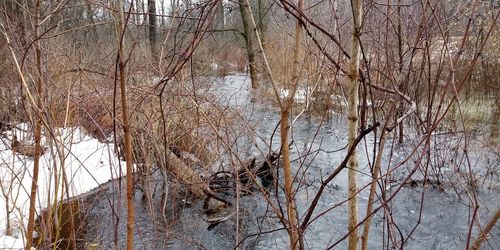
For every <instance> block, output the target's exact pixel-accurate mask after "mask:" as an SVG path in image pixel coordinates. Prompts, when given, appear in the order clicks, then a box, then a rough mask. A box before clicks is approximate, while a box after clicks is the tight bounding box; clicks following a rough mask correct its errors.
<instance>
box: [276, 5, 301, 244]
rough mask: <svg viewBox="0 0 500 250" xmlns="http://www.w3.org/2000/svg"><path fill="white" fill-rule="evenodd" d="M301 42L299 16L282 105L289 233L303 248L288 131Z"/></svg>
mask: <svg viewBox="0 0 500 250" xmlns="http://www.w3.org/2000/svg"><path fill="white" fill-rule="evenodd" d="M303 5H304V1H303V0H298V2H297V8H298V9H299V11H301V10H302V8H303ZM301 43H302V20H301V19H300V18H299V19H297V20H296V22H295V42H294V47H293V66H292V79H291V82H292V86H291V88H292V89H291V90H290V88H289V93H290V95H289V96H288V97H286V100H285V101H284V102H283V105H282V106H281V124H280V125H281V127H280V136H281V152H282V155H283V175H284V178H285V195H286V202H287V216H288V224H289V225H288V226H289V228H288V235H289V238H290V249H303V248H304V242H303V237H302V233H301V232H300V224H299V220H298V218H297V217H298V214H297V205H296V203H295V192H294V191H293V175H292V167H291V162H290V149H289V145H288V131H289V130H290V125H289V120H288V117H289V111H290V109H291V107H292V105H293V102H294V96H295V92H296V91H297V88H298V85H299V80H300V66H301V64H300V59H301V48H302V47H301Z"/></svg>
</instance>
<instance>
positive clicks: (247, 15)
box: [239, 0, 259, 89]
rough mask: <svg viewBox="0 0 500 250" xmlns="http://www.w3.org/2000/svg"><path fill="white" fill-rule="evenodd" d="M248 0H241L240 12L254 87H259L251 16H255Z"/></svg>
mask: <svg viewBox="0 0 500 250" xmlns="http://www.w3.org/2000/svg"><path fill="white" fill-rule="evenodd" d="M247 2H248V1H246V0H239V3H240V6H239V7H240V13H241V20H242V22H243V33H244V36H245V44H246V47H247V56H248V67H249V71H250V80H251V82H252V88H253V89H256V88H258V87H259V83H258V78H257V68H256V67H257V60H256V53H255V49H256V44H255V33H254V29H253V28H252V24H251V18H253V17H252V16H251V15H252V14H251V12H250V5H249V4H248V3H247Z"/></svg>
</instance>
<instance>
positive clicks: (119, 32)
mask: <svg viewBox="0 0 500 250" xmlns="http://www.w3.org/2000/svg"><path fill="white" fill-rule="evenodd" d="M153 2H154V1H153ZM153 6H154V4H153ZM116 7H117V11H118V16H117V19H118V22H117V24H116V40H117V44H116V45H117V47H118V54H117V63H118V70H119V72H118V76H119V79H118V83H119V84H120V99H121V104H122V106H121V107H122V110H121V111H122V112H121V115H122V127H123V136H124V137H125V161H126V165H127V168H126V169H127V249H129V250H131V249H133V248H134V227H135V219H134V218H135V208H134V179H133V173H134V168H133V156H132V137H131V135H130V122H129V118H128V117H129V114H128V103H127V86H126V83H127V72H126V68H127V59H126V54H125V48H124V37H125V30H126V25H125V21H126V20H125V15H124V10H123V8H124V4H123V0H120V1H118V3H117V5H116ZM149 10H150V13H151V10H152V9H151V6H149ZM153 10H154V9H153ZM150 16H151V15H150ZM154 20H156V19H154ZM150 24H151V19H150ZM153 24H154V23H153ZM150 31H151V27H150ZM150 35H151V34H150ZM150 38H151V37H150ZM155 39H156V38H155Z"/></svg>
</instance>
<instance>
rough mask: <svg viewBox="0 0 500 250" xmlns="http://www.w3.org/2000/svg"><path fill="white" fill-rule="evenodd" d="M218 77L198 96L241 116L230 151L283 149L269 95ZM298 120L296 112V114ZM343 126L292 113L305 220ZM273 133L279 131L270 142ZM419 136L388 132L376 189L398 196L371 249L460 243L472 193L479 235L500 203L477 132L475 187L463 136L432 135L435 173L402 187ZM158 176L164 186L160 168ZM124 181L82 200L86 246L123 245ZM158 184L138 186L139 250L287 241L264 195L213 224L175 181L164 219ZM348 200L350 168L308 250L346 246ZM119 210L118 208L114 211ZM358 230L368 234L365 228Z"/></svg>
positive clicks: (492, 167) (496, 234)
mask: <svg viewBox="0 0 500 250" xmlns="http://www.w3.org/2000/svg"><path fill="white" fill-rule="evenodd" d="M205 80H206V79H205ZM212 81H213V84H211V85H210V86H209V87H207V88H204V89H199V90H197V92H198V94H200V95H202V94H203V95H205V94H210V95H213V96H214V97H216V99H217V100H218V102H220V105H222V106H225V107H226V108H228V109H231V110H233V111H235V112H237V113H238V114H239V116H238V119H239V120H238V122H239V123H241V134H242V135H244V136H240V137H238V138H237V142H235V143H234V144H231V145H235V146H234V149H233V150H234V152H236V153H237V154H238V155H240V156H241V157H243V158H248V157H252V156H253V157H259V156H262V155H266V153H267V152H269V145H271V147H272V150H275V151H277V150H278V149H279V146H280V145H279V129H278V131H276V133H274V132H275V129H276V127H277V124H278V120H279V110H278V109H277V108H276V107H275V106H274V105H272V104H271V103H270V102H269V101H260V100H255V98H254V96H253V95H254V94H253V92H252V91H251V89H250V83H249V77H248V76H246V75H230V76H226V77H223V78H214V79H212ZM296 109H297V110H296V112H294V114H298V113H300V111H301V107H300V105H298V106H297V107H296ZM295 118H296V117H295V116H294V117H293V118H292V120H294V119H295ZM346 124H347V122H346V119H345V118H344V117H343V116H342V115H341V114H336V113H332V114H330V115H329V116H328V117H319V116H315V115H311V114H307V113H303V114H302V115H301V116H300V117H298V118H297V119H296V120H294V123H293V125H292V128H291V139H290V140H291V141H292V142H293V143H292V144H291V146H290V148H291V153H292V157H291V158H292V159H293V162H292V165H293V171H294V174H296V183H295V187H298V191H297V193H296V199H297V205H298V213H299V218H302V217H303V216H304V214H305V212H306V209H307V208H308V206H309V205H310V203H311V201H312V199H313V197H314V195H315V193H316V191H317V190H318V187H319V186H320V184H321V180H322V179H324V178H325V176H327V175H328V174H329V173H331V172H332V171H333V170H334V169H335V168H336V167H337V166H338V165H339V164H340V162H341V161H342V160H343V159H344V157H345V155H346V152H347V151H346V144H347V129H346ZM273 134H274V135H273ZM271 138H274V139H273V140H272V142H271ZM421 139H422V136H418V135H416V134H415V135H411V136H410V137H409V138H408V140H407V141H406V142H405V143H404V144H402V145H396V144H394V145H391V144H393V143H392V138H390V139H389V141H388V143H387V144H388V146H387V148H386V150H385V154H384V156H383V160H382V162H383V163H382V172H383V173H386V172H387V171H388V170H389V169H390V170H391V172H390V174H388V175H387V176H386V178H385V179H384V183H383V184H384V185H383V186H380V185H379V190H378V192H377V193H378V194H379V196H380V194H381V193H382V192H381V190H382V189H384V194H385V195H386V196H387V197H389V196H391V195H392V194H394V193H395V192H396V191H398V193H397V195H395V196H394V198H393V199H392V200H391V201H390V202H389V203H387V204H386V206H384V209H380V210H379V211H378V212H377V213H376V214H375V216H374V217H373V219H372V224H371V230H370V237H369V239H370V240H369V249H389V248H392V246H394V245H395V246H400V244H401V241H405V244H404V247H405V248H406V249H457V248H458V249H463V248H465V246H466V242H467V236H468V230H469V222H470V219H471V216H472V211H473V209H472V207H471V205H472V204H471V202H470V198H471V196H476V197H477V200H478V202H479V204H480V208H479V210H478V219H479V220H478V221H477V222H476V223H475V224H476V225H475V227H474V228H473V230H472V234H473V236H474V237H473V239H474V238H475V236H476V235H477V223H480V224H481V225H485V224H486V223H487V221H488V220H489V218H490V217H491V216H492V215H493V214H494V213H495V212H496V210H497V209H498V208H499V207H500V195H499V191H500V188H499V185H498V174H497V173H498V166H499V165H500V160H499V158H498V150H497V151H495V150H494V149H491V148H489V147H488V146H486V145H484V144H482V143H481V135H473V138H472V139H469V140H470V143H471V146H470V149H473V150H470V151H469V153H468V155H467V156H468V158H469V161H470V162H472V163H471V164H470V165H471V166H472V168H473V169H472V172H473V174H474V175H477V178H474V179H475V180H476V181H477V185H476V186H477V189H475V190H473V189H471V188H470V185H468V183H466V180H467V178H466V177H464V176H467V175H468V174H470V169H468V168H467V166H469V165H467V166H466V165H465V164H464V161H463V159H464V151H463V150H460V148H461V145H462V143H463V138H462V137H461V136H460V135H449V136H440V135H438V134H436V135H434V136H432V139H431V141H432V142H431V150H429V151H427V152H426V153H428V154H429V155H430V159H432V161H431V163H430V167H429V171H428V173H429V175H424V173H425V171H424V167H423V166H422V167H419V168H417V171H415V173H414V174H413V176H412V178H411V182H409V183H408V185H405V186H403V187H402V188H401V189H400V190H399V187H400V184H401V183H402V181H403V180H404V178H405V177H406V176H407V175H408V173H409V172H410V171H411V170H412V169H414V167H415V163H414V162H415V161H416V158H417V157H418V156H419V155H420V154H422V151H423V149H422V147H418V146H417V143H418V142H419V140H421ZM374 143H375V137H374V136H373V134H369V135H368V136H366V137H365V139H364V140H363V141H362V142H361V143H360V144H359V145H358V152H359V166H360V172H359V174H358V180H359V184H358V186H359V187H363V189H362V190H361V191H360V193H359V198H358V202H359V218H360V219H363V218H364V217H365V213H366V206H367V199H368V198H367V197H368V193H369V187H367V186H368V185H369V183H370V181H371V176H370V174H369V173H370V164H369V163H370V162H373V147H374ZM414 148H417V152H416V154H415V156H413V157H411V158H410V160H408V161H406V162H405V163H402V164H399V163H400V162H403V161H404V160H405V158H406V157H407V156H408V155H409V154H410V153H411V152H412V150H413V149H414ZM280 174H281V173H280V172H278V175H280ZM488 176H489V177H488ZM155 178H156V179H155V181H156V182H157V183H160V181H161V180H160V177H159V175H157V176H155ZM280 185H282V184H281V181H280ZM124 188H125V181H124V180H123V181H122V183H121V185H120V184H119V180H115V181H112V182H109V183H107V184H105V185H103V186H102V187H101V188H99V189H97V190H94V191H93V192H94V195H92V196H89V199H87V200H86V204H88V209H87V211H86V216H87V217H86V218H87V221H88V225H87V228H86V231H87V234H86V235H85V241H86V242H87V244H88V245H92V246H95V247H96V248H99V249H108V248H112V247H113V246H114V245H115V244H117V246H118V248H123V247H124V246H125V243H126V242H125V241H126V237H125V235H126V230H125V229H126V225H125V223H126V205H125V190H124ZM381 188H382V189H381ZM159 189H160V185H159V184H158V185H156V192H155V193H157V195H156V196H155V198H154V199H153V201H152V203H151V204H148V203H147V202H145V201H143V200H141V195H142V194H141V192H140V191H139V190H137V191H136V197H135V198H136V199H135V200H136V234H135V243H136V248H138V249H139V248H146V249H152V248H156V249H161V248H171V249H233V248H236V247H237V244H238V243H239V245H238V247H241V248H244V249H287V248H288V236H287V234H286V231H284V230H283V226H282V225H281V224H280V222H279V220H278V219H277V217H276V215H275V214H274V212H273V211H272V209H271V208H270V206H269V204H268V202H266V200H265V199H264V198H263V195H262V194H260V193H258V192H257V193H256V194H253V195H245V196H240V197H238V198H237V199H238V200H237V205H236V206H233V207H230V208H226V209H224V211H221V212H220V214H219V215H217V216H220V217H225V216H227V217H228V219H227V220H226V221H223V222H221V223H220V224H218V225H215V226H210V225H211V223H209V222H207V220H208V218H207V216H206V215H205V214H204V212H203V209H202V206H203V201H200V200H196V199H194V198H193V197H191V196H190V195H189V194H187V192H186V191H185V190H184V189H183V188H182V187H177V186H176V185H171V187H170V188H169V203H168V205H167V208H166V214H165V216H163V215H162V214H161V212H160V211H161V210H160V209H159V207H160V195H159V191H160V190H159ZM120 190H121V191H120ZM282 190H283V189H282V187H281V186H280V187H278V188H277V189H274V188H271V190H269V194H270V197H271V198H272V200H271V201H270V202H272V203H273V204H274V205H278V204H281V205H282V206H283V207H284V203H283V201H284V195H283V191H282ZM95 192H98V195H95ZM120 193H121V196H120ZM379 198H380V197H379ZM234 199H235V200H236V198H234ZM347 199H348V196H347V169H344V170H343V171H342V172H341V173H340V174H339V175H338V176H336V178H335V179H334V180H333V182H332V183H330V184H329V185H328V186H327V187H326V189H325V191H324V192H323V195H322V197H321V199H320V200H319V203H318V206H317V208H316V209H315V213H314V214H313V218H315V219H314V221H313V222H312V223H311V224H310V225H309V226H308V227H307V230H306V231H305V232H304V233H305V246H306V248H307V249H325V248H334V249H337V248H338V249H345V248H346V246H347V241H346V240H344V241H342V239H343V238H344V237H345V236H346V234H347V232H348V231H347V223H348V218H347V202H346V200H347ZM174 201H175V202H174ZM380 204H381V199H379V200H378V201H377V202H375V204H374V205H375V207H379V206H380ZM283 209H285V208H283ZM113 210H114V211H115V213H116V214H113V213H112V212H111V211H113ZM389 214H390V216H388V215H389ZM318 215H320V216H318ZM117 218H120V219H119V220H117ZM388 222H390V223H388ZM115 225H117V226H116V227H115ZM360 228H361V230H360V231H362V227H360ZM388 229H390V230H388ZM389 235H390V237H389ZM115 236H116V237H115ZM114 239H117V242H115V241H114ZM337 242H339V243H338V244H337ZM483 247H484V248H485V249H499V248H500V230H499V228H498V226H497V227H495V228H494V229H493V230H492V231H491V234H490V236H489V237H488V241H487V242H485V243H484V244H483Z"/></svg>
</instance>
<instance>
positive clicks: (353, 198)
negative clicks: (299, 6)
mask: <svg viewBox="0 0 500 250" xmlns="http://www.w3.org/2000/svg"><path fill="white" fill-rule="evenodd" d="M351 6H352V12H353V31H352V40H351V70H350V75H349V78H350V82H349V102H348V103H349V104H348V108H349V111H348V115H347V118H348V125H347V126H348V133H347V136H348V145H349V147H352V146H353V145H354V142H355V140H356V138H357V136H358V104H359V97H358V88H359V61H360V56H361V48H360V34H361V24H362V15H363V10H362V7H363V4H362V0H353V1H351ZM357 172H358V160H357V153H356V150H355V151H354V153H353V154H352V156H351V158H350V159H349V184H348V189H349V192H348V194H349V226H348V229H349V249H350V250H356V249H357V248H358V233H357V224H358V201H357V193H358V187H357V180H356V178H357Z"/></svg>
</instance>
